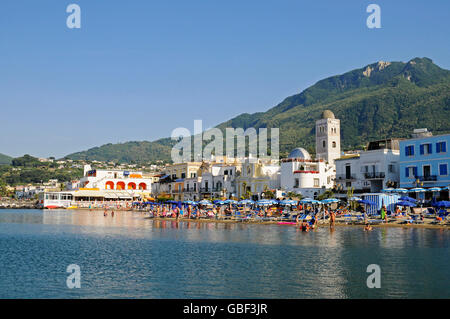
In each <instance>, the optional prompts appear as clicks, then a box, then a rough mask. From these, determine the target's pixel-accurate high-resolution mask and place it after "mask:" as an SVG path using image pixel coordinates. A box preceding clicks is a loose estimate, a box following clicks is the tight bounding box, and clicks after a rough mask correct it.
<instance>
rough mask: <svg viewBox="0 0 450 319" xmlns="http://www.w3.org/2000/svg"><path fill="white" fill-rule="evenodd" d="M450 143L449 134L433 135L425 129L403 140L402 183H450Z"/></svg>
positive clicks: (406, 186) (434, 185)
mask: <svg viewBox="0 0 450 319" xmlns="http://www.w3.org/2000/svg"><path fill="white" fill-rule="evenodd" d="M449 145H450V134H445V135H437V136H431V134H430V133H429V132H427V131H426V130H423V131H419V132H418V130H415V134H414V136H413V138H411V139H407V140H402V141H400V187H402V188H414V187H425V188H430V187H446V186H448V185H450V175H449V168H450V153H449Z"/></svg>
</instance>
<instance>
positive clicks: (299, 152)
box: [288, 147, 311, 160]
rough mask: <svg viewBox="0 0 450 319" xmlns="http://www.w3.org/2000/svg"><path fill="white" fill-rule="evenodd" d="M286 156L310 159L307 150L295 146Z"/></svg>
mask: <svg viewBox="0 0 450 319" xmlns="http://www.w3.org/2000/svg"><path fill="white" fill-rule="evenodd" d="M288 158H302V159H305V160H310V159H311V155H309V153H308V151H307V150H305V149H304V148H302V147H299V148H296V149H294V150H292V152H290V153H289V156H288Z"/></svg>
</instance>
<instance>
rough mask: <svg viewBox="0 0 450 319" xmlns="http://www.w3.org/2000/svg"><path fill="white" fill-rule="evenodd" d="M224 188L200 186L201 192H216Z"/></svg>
mask: <svg viewBox="0 0 450 319" xmlns="http://www.w3.org/2000/svg"><path fill="white" fill-rule="evenodd" d="M221 191H222V189H221V188H217V187H212V188H211V187H202V188H200V193H216V192H221Z"/></svg>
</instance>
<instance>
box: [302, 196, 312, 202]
mask: <svg viewBox="0 0 450 319" xmlns="http://www.w3.org/2000/svg"><path fill="white" fill-rule="evenodd" d="M313 200H314V199H312V198H308V197H307V198H303V199H302V200H301V201H300V203H311V201H313Z"/></svg>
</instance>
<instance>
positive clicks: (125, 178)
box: [80, 165, 152, 193]
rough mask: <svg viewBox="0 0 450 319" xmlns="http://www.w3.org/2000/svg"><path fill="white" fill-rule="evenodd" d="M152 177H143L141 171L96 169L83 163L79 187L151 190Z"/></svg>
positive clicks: (134, 190) (133, 190)
mask: <svg viewBox="0 0 450 319" xmlns="http://www.w3.org/2000/svg"><path fill="white" fill-rule="evenodd" d="M151 184H152V179H151V178H147V177H144V176H143V174H142V172H131V171H121V170H97V169H92V168H91V166H90V165H85V167H84V176H83V177H82V178H81V179H80V188H90V189H98V190H115V191H125V190H127V191H132V192H133V193H134V192H151V189H152V187H151Z"/></svg>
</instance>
